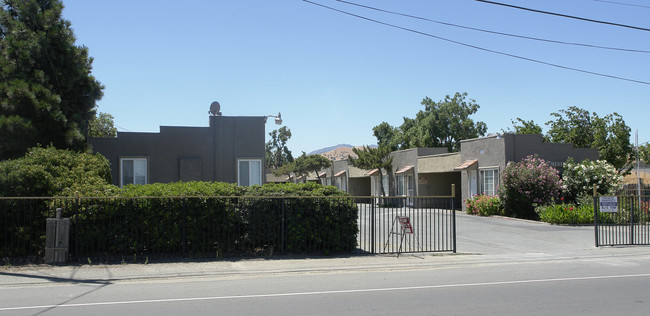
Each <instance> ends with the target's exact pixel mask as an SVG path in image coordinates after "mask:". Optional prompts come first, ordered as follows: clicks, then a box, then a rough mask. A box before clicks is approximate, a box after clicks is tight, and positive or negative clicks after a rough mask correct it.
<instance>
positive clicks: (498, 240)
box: [456, 212, 602, 255]
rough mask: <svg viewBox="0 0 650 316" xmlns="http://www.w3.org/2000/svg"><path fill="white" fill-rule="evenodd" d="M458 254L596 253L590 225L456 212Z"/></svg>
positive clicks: (596, 249)
mask: <svg viewBox="0 0 650 316" xmlns="http://www.w3.org/2000/svg"><path fill="white" fill-rule="evenodd" d="M456 230H457V238H458V239H457V249H458V253H466V254H479V255H502V254H511V255H515V254H548V255H551V254H567V255H569V254H579V253H583V254H586V253H593V252H597V251H598V249H602V248H596V247H595V243H594V228H593V226H590V225H587V226H563V225H562V226H560V225H551V224H548V223H543V222H536V221H529V220H520V219H514V218H508V217H501V216H494V217H480V216H473V215H467V214H465V213H462V212H457V213H456Z"/></svg>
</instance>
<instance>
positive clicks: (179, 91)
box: [63, 0, 650, 156]
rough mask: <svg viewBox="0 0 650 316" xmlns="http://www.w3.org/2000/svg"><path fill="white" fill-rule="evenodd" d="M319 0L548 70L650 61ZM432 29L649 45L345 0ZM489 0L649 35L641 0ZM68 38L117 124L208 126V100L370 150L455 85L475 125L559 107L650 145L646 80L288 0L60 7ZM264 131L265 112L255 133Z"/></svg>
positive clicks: (598, 32) (522, 21)
mask: <svg viewBox="0 0 650 316" xmlns="http://www.w3.org/2000/svg"><path fill="white" fill-rule="evenodd" d="M314 2H318V3H320V4H323V5H327V6H331V7H335V8H337V9H340V10H345V11H349V12H352V13H354V14H358V15H363V16H366V17H368V18H372V19H376V20H379V21H382V22H385V23H390V24H394V25H398V26H400V27H404V28H409V29H413V30H417V31H418V32H423V33H427V34H430V35H434V36H438V37H443V38H446V39H449V40H453V41H458V42H463V43H466V44H469V45H474V46H477V47H481V48H484V49H489V50H494V51H499V52H503V53H507V54H512V55H518V56H522V57H525V58H530V59H536V60H540V61H543V62H547V63H553V64H558V65H562V66H565V67H572V68H578V69H582V70H586V71H591V72H598V73H603V74H607V75H612V76H618V77H624V78H629V79H633V80H639V81H644V82H650V62H649V61H650V54H648V53H630V52H621V51H613V50H602V49H593V48H585V47H577V46H568V45H558V44H550V43H541V42H535V41H530V40H524V39H516V38H509V37H504V36H498V35H493V34H486V33H482V32H476V31H470V30H465V29H460V28H454V27H449V26H444V25H440V24H435V23H430V22H426V21H422V20H415V19H411V18H407V17H403V16H402V17H401V16H395V15H389V14H386V13H381V12H376V11H371V10H368V9H363V8H359V7H355V6H350V5H347V4H345V3H341V2H338V1H334V0H314ZM354 2H356V3H360V4H364V5H370V6H373V7H376V8H381V9H384V10H392V11H397V12H401V13H405V14H409V15H415V16H419V17H423V18H427V19H432V20H437V21H441V22H447V23H454V24H459V25H463V26H467V27H474V28H480V29H486V30H491V31H497V32H505V33H514V34H519V35H525V36H530V37H539V38H546V39H553V40H558V41H570V42H580V43H586V44H592V45H602V46H611V47H617V48H628V49H638V50H646V51H650V32H648V31H641V30H634V29H630V28H623V27H616V26H611V25H603V24H597V23H590V22H585V21H578V20H574V19H567V18H561V17H557V16H551V15H545V14H540V13H533V12H527V11H523V10H518V9H513V8H507V7H503V6H497V5H492V4H486V3H482V2H478V1H472V0H453V1H452V0H402V1H383V0H374V1H369V0H358V1H354ZM500 2H503V3H510V4H516V5H519V6H524V7H529V8H534V9H538V10H545V11H552V12H557V13H562V14H566V15H574V16H579V17H584V18H590V19H594V20H602V21H608V22H614V23H620V24H626V25H632V26H638V27H644V28H650V4H649V3H648V2H647V1H642V0H620V1H618V0H617V1H598V0H572V1H566V0H543V1H542V0H536V1H535V0H528V1H514V0H503V1H500ZM63 4H64V6H65V9H64V12H63V15H64V18H65V19H67V20H69V21H70V22H71V23H72V28H73V29H74V32H75V34H76V36H77V45H84V46H87V47H88V49H89V52H90V55H91V56H92V57H93V58H94V62H93V74H94V75H95V77H96V78H97V79H98V80H99V81H100V82H101V83H102V84H104V85H105V87H106V88H105V90H104V97H103V99H102V100H101V101H100V102H99V103H98V110H99V111H100V112H107V113H110V114H112V115H113V116H114V117H115V124H116V125H117V126H118V127H119V130H120V131H133V132H157V131H158V130H159V126H161V125H163V126H207V125H208V110H209V106H210V104H211V103H212V102H213V101H218V102H219V103H220V104H221V111H222V112H223V114H224V115H229V116H262V115H269V114H277V113H278V112H281V113H282V118H283V120H284V124H283V125H286V126H287V127H288V128H290V129H291V131H292V134H293V136H292V138H291V139H290V140H289V144H288V145H289V148H290V149H291V150H292V151H293V153H294V156H297V155H299V154H300V153H301V151H305V152H310V151H312V150H315V149H318V148H322V147H326V146H331V145H335V144H339V143H348V144H352V145H364V144H374V143H376V139H375V138H374V136H373V135H372V128H373V127H374V126H376V125H378V124H380V123H381V122H383V121H385V122H388V123H390V124H391V125H394V126H398V125H400V124H401V123H402V118H403V117H405V116H406V117H414V116H415V114H416V113H417V112H418V111H419V110H421V109H422V108H423V107H422V106H421V105H420V102H421V101H422V99H423V98H424V97H430V98H431V99H433V100H436V101H438V100H441V99H443V98H444V97H445V95H448V94H449V95H452V94H454V93H455V92H467V93H468V94H469V97H470V98H472V99H475V100H476V102H477V103H478V104H479V105H480V109H479V111H478V112H477V113H476V114H475V115H474V116H473V119H474V120H476V121H483V122H485V123H486V124H487V126H488V132H489V133H497V132H501V131H502V130H504V129H507V128H509V127H512V124H511V120H513V119H516V118H517V117H521V118H523V119H525V120H534V121H535V122H536V123H538V124H540V125H542V126H543V127H544V128H545V127H546V126H545V125H544V123H545V122H547V121H548V120H550V119H551V116H550V113H552V112H557V111H558V110H560V109H566V108H567V107H568V106H571V105H574V106H578V107H581V108H584V109H587V110H589V111H592V112H596V113H597V114H598V115H600V116H604V115H607V114H610V113H612V112H617V113H619V114H620V115H622V116H623V118H624V119H625V122H626V123H627V125H628V126H630V127H631V128H632V141H633V142H634V133H635V131H636V130H637V129H638V132H639V140H640V142H646V141H649V140H650V123H649V122H648V121H649V118H650V115H648V114H649V112H650V111H649V110H648V109H649V108H650V85H649V84H642V83H635V82H629V81H624V80H618V79H611V78H606V77H601V76H596V75H591V74H585V73H581V72H576V71H570V70H566V69H560V68H556V67H551V66H547V65H543V64H539V63H533V62H529V61H525V60H521V59H517V58H513V57H508V56H504V55H499V54H495V53H491V52H487V51H484V50H479V49H475V48H470V47H467V46H462V45H459V44H454V43H451V42H448V41H444V40H440V39H436V38H432V37H430V36H425V35H421V34H416V33H413V32H408V31H404V30H400V29H396V28H392V27H388V26H385V25H381V24H377V23H373V22H369V21H367V20H363V19H360V18H355V17H352V16H349V15H345V14H341V13H338V12H334V11H332V10H328V9H325V8H322V7H319V6H315V5H313V4H309V3H307V2H303V1H299V0H277V1H268V0H237V1H223V0H219V1H214V0H213V1H209V0H205V1H204V0H192V1H167V0H158V1H153V0H151V1H147V0H139V1H133V0H129V1H126V0H112V1H99V0H63ZM275 128H277V126H276V125H274V124H273V123H272V120H269V123H267V126H266V129H267V133H268V132H270V131H272V130H273V129H275Z"/></svg>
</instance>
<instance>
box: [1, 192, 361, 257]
mask: <svg viewBox="0 0 650 316" xmlns="http://www.w3.org/2000/svg"><path fill="white" fill-rule="evenodd" d="M56 208H62V209H63V214H62V215H63V217H67V218H70V219H71V222H72V228H71V232H70V249H69V257H70V259H71V260H72V261H81V262H86V261H87V260H89V261H93V262H115V261H120V260H121V261H128V262H131V261H134V262H141V261H145V260H149V259H159V258H179V257H190V258H220V257H239V256H270V255H273V254H328V253H341V252H344V253H352V252H354V251H355V249H356V237H357V230H358V226H357V214H358V213H357V208H356V205H355V204H354V203H353V201H352V199H350V198H347V197H171V198H170V197H164V198H162V197H150V198H77V199H7V198H2V199H0V218H1V219H2V222H1V224H0V229H2V234H1V235H0V260H4V261H13V262H16V261H17V260H18V261H29V262H41V261H42V260H43V257H44V248H45V222H46V218H48V217H54V213H55V211H54V210H55V209H56Z"/></svg>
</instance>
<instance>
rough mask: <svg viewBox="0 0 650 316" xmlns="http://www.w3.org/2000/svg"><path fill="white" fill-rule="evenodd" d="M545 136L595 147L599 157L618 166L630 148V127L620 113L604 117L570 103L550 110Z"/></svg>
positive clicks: (625, 161) (629, 152) (625, 160)
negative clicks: (553, 111)
mask: <svg viewBox="0 0 650 316" xmlns="http://www.w3.org/2000/svg"><path fill="white" fill-rule="evenodd" d="M551 116H553V117H555V120H552V121H549V122H547V123H546V125H548V126H550V128H549V131H548V133H547V137H548V138H549V140H550V141H552V142H559V143H572V144H573V145H574V146H576V147H579V148H595V149H597V150H598V153H599V154H600V158H601V159H603V160H606V161H607V162H609V163H611V164H612V165H613V166H614V167H616V168H617V169H619V170H621V169H623V168H624V167H625V165H626V164H627V162H628V161H629V159H630V157H631V155H632V153H633V148H632V145H631V144H630V131H631V129H630V127H628V126H627V125H626V124H625V121H624V120H623V117H621V116H620V115H619V114H618V113H616V112H614V113H612V114H609V115H607V116H605V117H599V116H598V115H597V114H596V113H589V111H587V110H584V109H581V108H578V107H575V106H570V107H568V108H567V109H566V110H560V111H559V113H551Z"/></svg>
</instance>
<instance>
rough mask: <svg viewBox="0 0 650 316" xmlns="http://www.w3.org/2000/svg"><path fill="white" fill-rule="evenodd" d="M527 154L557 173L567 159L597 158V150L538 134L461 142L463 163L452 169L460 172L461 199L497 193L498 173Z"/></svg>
mask: <svg viewBox="0 0 650 316" xmlns="http://www.w3.org/2000/svg"><path fill="white" fill-rule="evenodd" d="M530 155H537V156H538V157H539V158H542V159H544V160H546V161H548V162H549V163H550V164H551V166H553V167H555V168H557V169H558V170H559V171H560V172H561V171H562V168H563V165H564V162H565V161H566V160H567V159H568V158H569V157H572V158H573V159H574V160H575V161H582V160H585V159H590V160H597V159H598V158H599V155H598V151H597V150H596V149H593V148H574V147H573V144H567V143H547V142H544V141H543V139H542V135H540V134H503V135H494V136H487V137H481V138H475V139H468V140H464V141H462V142H461V144H460V156H461V157H460V158H461V161H462V163H461V165H459V166H458V167H456V168H455V169H456V170H459V171H460V172H461V187H462V190H461V192H462V198H463V200H464V199H467V198H468V197H471V196H473V195H476V194H485V195H493V194H496V193H497V188H498V186H499V181H500V177H499V175H500V172H501V171H503V169H505V167H506V165H507V164H508V163H509V162H518V161H521V160H523V159H524V158H526V157H528V156H530ZM463 207H464V205H463Z"/></svg>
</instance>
